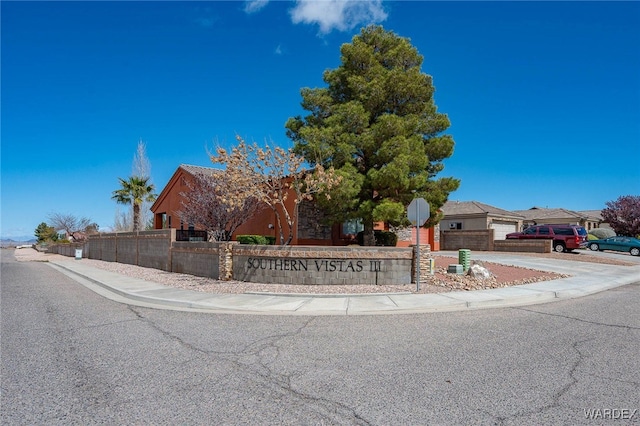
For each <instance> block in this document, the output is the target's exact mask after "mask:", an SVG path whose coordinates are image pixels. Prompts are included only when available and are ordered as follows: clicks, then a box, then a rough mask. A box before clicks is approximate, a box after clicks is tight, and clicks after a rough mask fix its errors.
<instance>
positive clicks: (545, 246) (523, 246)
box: [493, 240, 552, 253]
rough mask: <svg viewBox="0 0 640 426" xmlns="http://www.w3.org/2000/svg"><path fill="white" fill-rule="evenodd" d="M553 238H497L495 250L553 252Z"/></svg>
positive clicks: (494, 244) (494, 245) (494, 243)
mask: <svg viewBox="0 0 640 426" xmlns="http://www.w3.org/2000/svg"><path fill="white" fill-rule="evenodd" d="M551 243H552V240H496V241H494V242H493V250H494V251H512V252H528V253H551V249H552V244H551Z"/></svg>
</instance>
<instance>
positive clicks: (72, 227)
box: [48, 213, 97, 241]
mask: <svg viewBox="0 0 640 426" xmlns="http://www.w3.org/2000/svg"><path fill="white" fill-rule="evenodd" d="M48 220H49V223H50V224H51V226H52V227H54V228H55V230H56V231H64V232H65V234H66V235H67V238H69V239H70V240H73V241H82V240H84V239H85V238H86V234H87V233H91V232H93V231H97V225H96V224H95V223H92V222H91V219H89V218H86V217H77V216H74V215H72V214H65V213H51V214H50V215H49V218H48Z"/></svg>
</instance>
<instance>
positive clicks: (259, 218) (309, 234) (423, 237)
mask: <svg viewBox="0 0 640 426" xmlns="http://www.w3.org/2000/svg"><path fill="white" fill-rule="evenodd" d="M215 171H216V169H213V168H208V167H201V166H192V165H187V164H181V165H180V166H179V167H178V168H177V169H176V171H175V172H174V174H173V175H172V176H171V178H170V179H169V182H168V183H167V185H165V187H164V188H163V189H162V191H161V192H160V194H159V195H158V198H157V199H156V201H155V203H154V204H153V205H152V206H151V211H152V212H153V217H154V221H153V223H154V229H164V228H177V229H180V230H189V229H195V230H197V229H198V228H197V226H193V225H192V224H189V223H185V222H184V221H183V220H181V218H180V215H179V213H178V212H179V211H180V210H181V208H182V202H183V201H184V199H183V197H182V196H181V195H180V193H181V192H187V191H189V190H190V182H193V180H194V176H196V175H198V174H205V175H206V174H212V173H215ZM291 191H293V189H292V190H291ZM294 200H295V196H293V195H292V196H289V197H288V198H287V203H288V207H289V211H292V210H293V209H292V207H293V202H294ZM283 226H284V227H286V226H287V225H286V224H283ZM375 229H388V227H387V226H386V225H385V224H384V223H378V224H376V227H375ZM360 230H362V226H361V225H360V224H359V223H358V221H348V222H345V223H341V224H340V223H338V224H333V225H325V224H324V223H323V217H322V212H321V211H320V210H319V209H317V208H316V207H315V205H314V203H313V202H310V201H303V202H302V203H301V204H300V207H299V210H298V220H297V221H296V226H294V229H293V239H292V241H291V244H292V245H323V246H344V245H348V244H353V243H354V242H355V234H357V232H359V231H360ZM407 231H408V232H403V233H402V234H401V235H399V238H398V244H397V245H398V246H400V247H408V246H410V245H412V244H415V241H416V232H415V228H414V229H410V230H407ZM283 232H284V234H285V239H286V238H288V236H289V229H288V227H286V228H284V229H283ZM247 234H250V235H265V236H273V237H279V235H280V230H279V229H278V221H277V220H276V214H275V212H274V211H273V210H272V209H271V208H269V207H266V208H265V209H263V210H262V211H261V212H259V213H257V214H255V215H253V216H252V217H250V218H247V220H246V222H245V223H244V224H242V225H241V226H240V227H239V228H238V229H237V230H236V232H235V233H234V235H233V236H232V239H235V238H236V236H237V235H247ZM420 243H421V244H430V245H431V249H432V250H434V251H435V250H438V249H439V235H437V233H436V232H435V230H434V229H433V228H430V229H424V228H421V231H420Z"/></svg>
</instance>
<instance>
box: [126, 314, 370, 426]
mask: <svg viewBox="0 0 640 426" xmlns="http://www.w3.org/2000/svg"><path fill="white" fill-rule="evenodd" d="M128 308H129V310H130V311H131V312H133V313H134V314H135V315H136V317H137V319H136V320H140V321H143V322H145V323H146V324H148V325H150V326H151V327H153V328H154V329H155V330H157V331H158V332H160V333H161V334H162V335H164V336H166V337H168V338H169V339H171V340H174V341H176V342H178V343H179V344H180V345H182V346H183V347H185V348H187V349H189V350H192V351H195V352H197V353H200V354H205V355H207V356H211V355H215V356H218V357H220V358H221V359H223V360H224V361H227V362H229V363H231V364H232V365H234V366H235V368H236V369H237V370H238V371H239V372H242V373H243V374H244V375H248V376H249V377H250V378H251V380H257V381H259V382H261V386H264V387H265V388H267V389H269V390H270V392H274V393H280V394H282V395H289V396H290V397H292V398H295V399H298V400H300V401H302V402H303V403H304V404H305V406H306V407H307V408H308V409H310V410H313V411H314V412H316V413H317V414H318V416H321V417H322V418H324V419H325V420H326V422H327V423H329V424H335V423H336V422H337V423H340V422H345V421H346V422H347V423H349V424H357V425H369V424H371V422H369V421H367V420H366V419H364V418H363V417H362V416H360V415H359V414H358V413H357V412H356V411H355V409H353V408H351V407H349V406H348V405H346V404H343V403H341V402H338V401H334V400H330V399H327V398H323V397H316V396H313V395H309V394H306V393H304V392H300V391H299V390H296V389H294V388H293V385H292V383H291V379H292V377H294V374H283V373H278V372H276V371H275V370H274V368H273V367H272V365H273V364H274V363H275V361H276V360H277V359H278V358H279V357H280V345H279V343H280V342H281V341H282V340H283V339H287V338H290V337H295V336H298V335H300V334H301V333H302V332H303V331H304V330H305V329H306V328H307V327H308V326H309V325H310V324H311V323H312V322H314V321H315V320H316V318H315V317H310V318H308V319H307V320H306V321H304V323H303V324H301V325H300V326H299V327H297V328H296V329H294V330H292V331H290V332H283V333H279V334H273V335H270V336H265V337H262V338H260V339H258V340H256V341H255V342H252V343H249V344H247V345H245V346H244V347H242V348H240V349H238V350H235V351H226V352H218V351H207V350H205V349H202V348H200V347H198V346H196V345H194V344H191V343H188V342H186V341H185V340H184V339H182V338H180V337H179V336H176V335H175V334H172V333H170V332H168V331H167V330H164V329H163V328H162V327H160V326H159V325H158V324H156V323H155V322H154V321H153V320H151V319H149V318H147V317H145V316H144V315H143V313H142V312H140V311H139V310H138V309H136V307H134V306H131V305H129V306H128ZM247 369H249V370H251V374H247Z"/></svg>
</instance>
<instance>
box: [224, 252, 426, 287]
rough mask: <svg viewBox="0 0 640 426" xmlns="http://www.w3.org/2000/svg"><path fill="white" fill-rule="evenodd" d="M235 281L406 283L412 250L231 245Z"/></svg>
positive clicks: (317, 283) (301, 283)
mask: <svg viewBox="0 0 640 426" xmlns="http://www.w3.org/2000/svg"><path fill="white" fill-rule="evenodd" d="M232 251H233V277H234V279H236V280H240V281H248V282H260V283H272V284H294V285H358V284H370V285H371V284H374V285H375V284H377V285H389V284H410V283H411V282H412V280H411V272H412V264H413V253H414V251H413V249H412V248H394V247H318V246H262V245H260V246H258V245H236V246H233V249H232Z"/></svg>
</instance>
